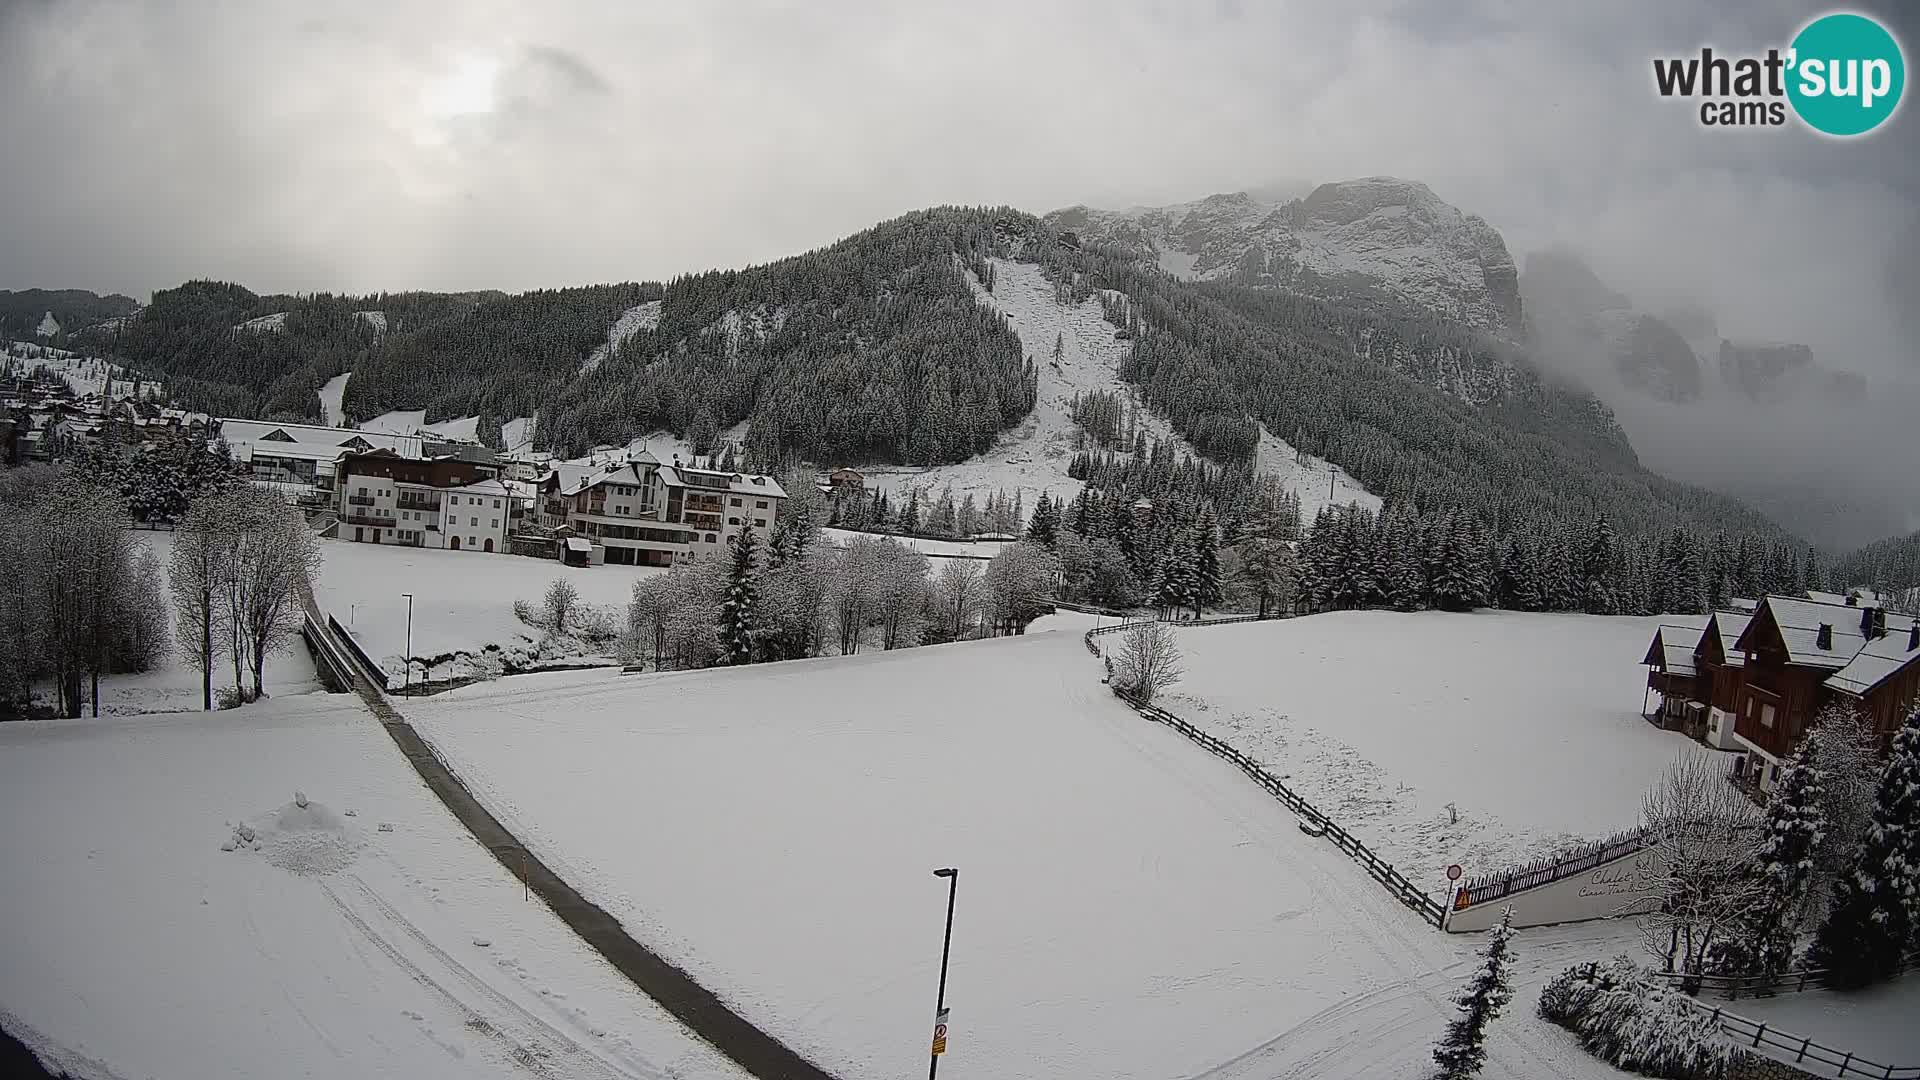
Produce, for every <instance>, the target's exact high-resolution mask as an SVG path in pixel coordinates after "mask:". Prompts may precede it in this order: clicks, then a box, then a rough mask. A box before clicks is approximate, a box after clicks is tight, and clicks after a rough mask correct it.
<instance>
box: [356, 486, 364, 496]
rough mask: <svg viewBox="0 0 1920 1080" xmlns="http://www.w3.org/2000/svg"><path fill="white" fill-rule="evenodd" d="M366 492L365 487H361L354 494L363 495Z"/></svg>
mask: <svg viewBox="0 0 1920 1080" xmlns="http://www.w3.org/2000/svg"><path fill="white" fill-rule="evenodd" d="M366 493H367V489H366V488H361V489H360V490H359V491H358V492H357V493H356V494H360V495H365V494H366Z"/></svg>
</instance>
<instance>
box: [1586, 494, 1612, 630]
mask: <svg viewBox="0 0 1920 1080" xmlns="http://www.w3.org/2000/svg"><path fill="white" fill-rule="evenodd" d="M1612 568H1613V526H1612V525H1610V524H1608V522H1607V516H1606V515H1605V514H1602V515H1600V516H1599V517H1598V518H1596V519H1594V522H1593V535H1592V537H1591V538H1590V539H1589V540H1588V542H1587V552H1586V562H1585V564H1584V566H1583V570H1584V573H1583V575H1582V577H1583V579H1584V580H1583V581H1582V582H1581V590H1580V592H1581V597H1580V599H1581V608H1582V609H1583V610H1584V611H1586V613H1587V614H1589V615H1611V614H1613V613H1614V611H1615V605H1614V598H1613V589H1612V588H1611V587H1610V586H1609V584H1608V578H1609V577H1610V576H1611V572H1612Z"/></svg>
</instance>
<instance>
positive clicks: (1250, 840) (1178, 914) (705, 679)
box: [407, 633, 1619, 1080]
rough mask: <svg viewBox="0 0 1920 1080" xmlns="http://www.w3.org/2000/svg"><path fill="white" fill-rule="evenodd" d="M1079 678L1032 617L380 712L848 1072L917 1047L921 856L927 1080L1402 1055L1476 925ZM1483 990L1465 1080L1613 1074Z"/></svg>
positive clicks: (1075, 643) (1323, 1064) (753, 1005)
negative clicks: (1353, 857)
mask: <svg viewBox="0 0 1920 1080" xmlns="http://www.w3.org/2000/svg"><path fill="white" fill-rule="evenodd" d="M1098 676H1099V666H1098V664H1097V663H1095V662H1094V661H1093V660H1092V659H1091V658H1090V657H1088V656H1087V655H1086V651H1085V649H1084V648H1083V647H1082V645H1081V642H1080V640H1079V638H1078V636H1077V635H1074V634H1070V633H1042V634H1034V635H1029V636H1026V637H1023V638H1008V639H999V640H992V641H981V642H969V643H965V644H960V645H943V646H939V647H935V648H926V649H913V650H903V651H899V652H891V653H879V654H871V655H862V656H858V657H847V658H836V659H828V660H810V661H795V662H790V663H782V664H764V665H756V666H753V667H748V668H740V669H723V670H712V671H703V672H687V673H669V674H664V675H646V676H618V675H611V674H609V675H598V674H591V673H570V674H568V675H565V676H558V675H556V676H533V677H530V678H529V679H526V680H520V681H518V682H499V683H490V684H484V685H480V686H474V687H469V688H466V689H462V690H456V691H453V692H451V693H448V694H445V695H441V696H439V697H435V698H430V699H423V700H421V701H418V702H409V703H408V705H407V711H408V712H409V714H410V715H411V716H412V717H413V718H414V721H415V724H416V726H417V727H419V728H420V729H421V730H422V731H423V732H424V733H425V734H427V735H428V737H429V738H431V739H432V740H433V741H434V743H435V745H436V746H437V748H438V749H439V751H440V752H441V753H442V754H443V755H444V756H446V757H447V759H448V760H449V762H450V763H451V764H452V765H453V766H454V768H455V769H457V770H458V771H459V773H460V775H461V776H462V777H464V778H465V779H466V780H467V782H468V783H469V784H470V785H471V786H472V787H473V789H474V791H475V793H476V794H477V795H479V797H480V798H481V799H482V800H483V801H485V802H486V803H487V804H488V805H489V807H490V808H491V809H492V810H493V811H494V812H495V813H496V814H498V815H499V816H500V817H501V818H502V820H504V821H506V822H508V823H509V827H511V828H513V829H514V830H515V831H516V832H517V833H518V834H519V835H520V836H521V837H523V838H524V839H525V840H527V842H528V843H530V844H531V845H532V846H533V847H535V848H536V849H537V850H538V851H539V852H540V854H541V857H542V858H543V859H547V860H549V861H550V864H551V865H553V866H555V868H556V869H557V870H558V871H559V872H560V873H561V874H562V875H563V876H565V877H567V878H568V880H569V881H570V882H571V883H573V884H574V885H575V886H576V887H578V888H580V889H581V890H582V891H583V892H584V893H586V894H587V895H588V896H589V898H591V899H593V900H594V901H595V902H597V903H599V904H601V905H603V906H605V907H606V908H607V909H608V910H609V911H610V912H611V913H613V915H614V916H615V917H616V918H618V919H620V920H621V922H622V923H623V924H624V925H625V926H626V927H627V928H628V929H629V930H630V931H631V932H632V933H633V934H634V935H635V936H636V937H638V938H640V939H641V940H642V941H645V942H647V943H649V944H650V945H652V946H654V947H656V948H658V949H660V950H661V951H663V952H664V953H666V954H667V955H668V956H669V957H671V958H673V959H674V960H676V961H677V962H679V963H681V964H684V965H685V966H686V967H688V968H689V969H690V970H691V971H692V972H694V973H695V975H696V976H697V977H699V978H701V979H702V980H703V981H706V982H708V983H709V985H711V986H713V987H714V988H715V989H716V990H718V991H719V992H720V993H721V994H722V995H723V996H725V997H726V998H727V999H728V1000H730V1001H731V1002H733V1003H734V1004H735V1005H736V1007H738V1008H739V1009H740V1010H741V1011H742V1012H743V1013H744V1014H746V1015H747V1016H749V1017H750V1018H752V1019H754V1020H755V1021H756V1022H757V1023H760V1024H762V1025H764V1026H766V1027H767V1028H768V1029H769V1030H771V1031H773V1032H775V1033H776V1034H778V1035H780V1036H782V1037H783V1038H786V1039H788V1040H790V1041H791V1042H792V1044H793V1045H795V1046H796V1047H798V1048H800V1049H801V1050H802V1051H803V1052H805V1053H808V1054H810V1055H813V1056H815V1058H816V1060H819V1061H821V1062H822V1063H823V1064H824V1065H826V1066H827V1067H828V1068H830V1069H833V1070H835V1071H836V1072H839V1073H840V1074H841V1075H842V1076H844V1077H846V1078H847V1080H869V1078H871V1080H878V1078H882V1077H886V1078H893V1077H899V1076H905V1075H912V1073H913V1071H914V1070H916V1069H918V1068H920V1067H921V1065H922V1063H923V1062H924V1059H925V1054H926V1042H925V1039H926V1032H927V1029H928V1028H929V1027H930V1026H931V1015H930V1014H931V1012H932V1008H933V1002H932V998H933V993H934V988H935V982H936V976H937V969H938V965H939V956H940V943H941V929H942V921H943V917H944V908H945V901H946V890H945V888H944V887H943V885H942V883H941V882H939V881H938V880H937V879H935V878H934V877H933V876H932V874H931V871H932V870H933V869H934V868H936V867H940V866H946V865H953V866H957V867H959V868H960V879H959V883H958V909H957V914H956V917H955V921H954V929H953V964H952V971H951V975H950V981H949V986H948V1001H949V1003H950V1005H951V1007H952V1010H953V1013H952V1020H951V1043H950V1048H949V1053H948V1054H947V1056H946V1057H945V1058H944V1059H943V1061H942V1063H941V1064H942V1067H941V1073H942V1075H943V1076H949V1077H952V1078H954V1080H967V1078H971V1077H989V1076H991V1077H999V1078H1006V1080H1018V1078H1041V1077H1045V1078H1054V1077H1063V1076H1097V1077H1103V1078H1110V1080H1127V1078H1142V1080H1144V1078H1153V1080H1164V1078H1166V1077H1170V1076H1174V1077H1197V1076H1213V1077H1219V1078H1223V1080H1225V1078H1236V1077H1246V1078H1249V1080H1251V1078H1253V1077H1272V1076H1280V1075H1286V1076H1290V1077H1352V1078H1359V1077H1369V1078H1372V1077H1382V1076H1407V1077H1412V1076H1416V1075H1420V1074H1421V1073H1422V1071H1423V1062H1424V1058H1425V1054H1426V1050H1427V1048H1428V1046H1429V1045H1430V1043H1431V1040H1432V1039H1433V1037H1434V1036H1435V1035H1436V1034H1437V1033H1438V1032H1439V1031H1440V1030H1441V1027H1442V1026H1443V1023H1444V1021H1445V1019H1446V1017H1447V1016H1448V1015H1450V1012H1451V1006H1450V1005H1449V1003H1448V1002H1447V1000H1446V995H1447V994H1448V993H1450V992H1451V991H1452V989H1453V988H1454V982H1455V980H1457V979H1458V978H1459V977H1460V976H1461V975H1462V974H1463V973H1464V971H1465V968H1466V965H1468V964H1469V963H1470V959H1469V952H1470V950H1471V949H1472V948H1473V946H1474V945H1475V944H1476V943H1474V942H1472V941H1468V940H1462V939H1458V938H1453V937H1450V936H1447V935H1441V934H1439V933H1436V932H1435V931H1433V929H1432V928H1431V927H1429V926H1427V925H1426V924H1424V923H1422V922H1420V921H1419V920H1418V919H1417V918H1416V917H1415V916H1414V915H1412V914H1411V913H1410V912H1408V911H1406V910H1405V909H1404V908H1401V907H1400V906H1399V905H1398V904H1396V903H1395V902H1394V901H1393V900H1392V899H1391V898H1390V897H1388V896H1387V895H1386V894H1385V893H1384V892H1383V891H1381V890H1379V889H1378V888H1377V887H1375V886H1374V884H1373V883H1372V882H1371V881H1370V880H1368V879H1367V878H1366V877H1365V876H1364V875H1363V874H1362V873H1360V872H1359V871H1358V870H1356V869H1355V868H1354V866H1353V865H1352V864H1351V863H1350V862H1348V861H1347V860H1346V859H1345V857H1344V856H1342V855H1341V854H1340V853H1339V852H1338V851H1337V850H1335V849H1333V848H1332V847H1331V846H1329V845H1327V844H1325V843H1324V842H1322V841H1317V840H1314V839H1312V838H1309V837H1307V836H1304V835H1303V834H1301V833H1300V831H1299V830H1298V829H1297V828H1296V827H1295V821H1294V819H1293V817H1292V816H1291V815H1290V814H1289V813H1288V812H1287V811H1286V810H1285V809H1284V808H1283V807H1281V806H1280V805H1279V804H1278V803H1276V802H1275V801H1274V800H1273V799H1272V798H1271V797H1269V796H1268V795H1267V794H1266V793H1265V792H1263V791H1261V790H1260V789H1259V788H1258V787H1256V786H1255V785H1253V784H1250V783H1248V782H1247V781H1246V780H1245V778H1244V777H1242V776H1240V775H1239V774H1238V773H1237V772H1235V771H1234V770H1233V769H1232V768H1231V766H1228V765H1226V764H1225V763H1223V762H1221V761H1219V760H1218V759H1216V758H1213V757H1211V756H1210V755H1208V754H1206V753H1204V752H1203V751H1200V750H1199V749H1197V748H1195V747H1193V746H1192V745H1191V744H1189V743H1187V742H1185V741H1184V740H1182V739H1181V738H1180V737H1179V736H1178V735H1176V734H1174V733H1173V732H1171V731H1169V730H1167V729H1166V728H1163V727H1160V726H1158V725H1154V724H1151V723H1148V722H1146V721H1144V720H1142V719H1141V718H1140V717H1139V716H1137V715H1136V714H1134V713H1133V712H1131V711H1130V710H1128V709H1126V708H1125V707H1123V706H1122V705H1121V704H1120V703H1119V702H1117V701H1116V700H1114V699H1113V698H1112V697H1111V696H1110V695H1108V694H1107V693H1106V689H1105V687H1103V686H1102V685H1101V684H1100V682H1099V677H1098ZM1608 932H1611V933H1618V932H1619V928H1618V927H1613V928H1610V930H1609V931H1608ZM1615 948H1616V946H1615V945H1614V944H1613V943H1612V942H1611V941H1609V942H1608V943H1607V944H1604V945H1601V946H1600V947H1599V949H1600V950H1602V951H1600V952H1599V953H1598V954H1599V955H1607V954H1608V953H1610V952H1611V951H1613V950H1614V949H1615ZM1533 978H1534V976H1533V975H1531V974H1523V975H1522V976H1521V979H1520V981H1521V983H1522V985H1523V986H1525V985H1527V984H1528V983H1529V981H1530V980H1532V979H1533ZM1513 1011H1514V1013H1516V1014H1518V1015H1517V1016H1515V1017H1514V1018H1513V1019H1512V1021H1511V1022H1507V1021H1503V1022H1502V1023H1501V1024H1500V1025H1496V1027H1495V1034H1494V1035H1493V1036H1492V1040H1491V1047H1492V1058H1493V1060H1492V1062H1491V1063H1490V1064H1489V1066H1488V1068H1487V1070H1486V1071H1485V1073H1484V1074H1483V1075H1485V1076H1487V1077H1500V1078H1513V1080H1519V1078H1523V1077H1524V1078H1528V1080H1533V1078H1538V1077H1542V1076H1573V1077H1586V1076H1592V1077H1601V1076H1607V1075H1609V1073H1608V1071H1607V1070H1606V1069H1604V1068H1602V1067H1600V1066H1598V1065H1597V1064H1594V1063H1592V1062H1591V1060H1590V1059H1586V1060H1583V1059H1584V1057H1585V1056H1584V1054H1582V1052H1581V1051H1579V1050H1578V1049H1577V1048H1576V1047H1575V1046H1574V1045H1573V1043H1572V1041H1571V1039H1570V1038H1568V1037H1566V1036H1564V1035H1563V1034H1561V1033H1559V1032H1558V1031H1557V1030H1554V1029H1550V1028H1547V1027H1545V1025H1544V1022H1541V1021H1537V1020H1534V1019H1532V1017H1531V1016H1530V1015H1529V1014H1530V1010H1529V1009H1525V1008H1516V1009H1515V1010H1513Z"/></svg>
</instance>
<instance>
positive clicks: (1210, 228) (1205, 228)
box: [1047, 176, 1521, 338]
mask: <svg viewBox="0 0 1920 1080" xmlns="http://www.w3.org/2000/svg"><path fill="white" fill-rule="evenodd" d="M1047 220H1048V221H1049V222H1050V223H1052V224H1054V225H1056V226H1057V227H1059V228H1061V229H1069V230H1072V231H1074V232H1075V233H1077V234H1078V235H1079V236H1081V237H1084V238H1086V239H1089V240H1093V241H1096V242H1099V243H1103V244H1108V245H1111V246H1115V247H1119V248H1121V249H1124V250H1127V251H1130V252H1132V253H1134V254H1135V255H1137V256H1138V257H1140V258H1141V259H1143V260H1146V261H1150V262H1153V263H1154V264H1156V265H1158V266H1159V267H1160V268H1161V269H1163V270H1165V271H1167V272H1168V273H1170V274H1172V275H1174V276H1175V277H1179V278H1187V279H1196V280H1202V281H1221V280H1227V281H1234V282H1238V283H1242V284H1249V285H1265V286H1274V287H1277V288H1283V289H1287V290H1289V291H1293V292H1298V293H1303V294H1305V295H1309V296H1316V297H1320V298H1323V299H1329V300H1339V301H1360V302H1366V303H1381V302H1385V303H1387V304H1389V305H1391V306H1397V307H1404V308H1412V309H1416V310H1419V311H1424V312H1430V313H1433V314H1437V315H1440V316H1442V317H1445V318H1447V319H1449V320H1452V321H1455V322H1459V323H1461V324H1464V325H1467V326H1470V327H1474V328H1476V329H1480V330H1486V331H1490V332H1492V333H1495V334H1498V335H1500V336H1503V337H1508V338H1512V337H1517V336H1518V334H1519V332H1520V328H1521V305H1520V289H1519V272H1518V270H1517V268H1516V267H1515V265H1514V261H1513V257H1512V256H1511V255H1509V254H1508V252H1507V245H1506V242H1505V241H1504V240H1503V239H1502V238H1501V236H1500V233H1499V231H1498V230H1496V229H1494V228H1493V226H1491V225H1489V224H1487V223H1486V221H1484V220H1483V219H1481V218H1479V217H1477V216H1475V215H1473V214H1469V213H1466V212H1464V211H1462V210H1460V209H1459V208H1457V207H1455V206H1452V205H1450V204H1448V203H1447V202H1445V201H1443V200H1441V199H1440V197H1439V196H1437V195H1435V194H1434V193H1433V191H1432V190H1431V189H1430V188H1428V187H1427V186H1426V185H1425V184H1422V183H1420V182H1418V181H1413V180H1401V179H1396V178H1394V177H1386V176H1374V177H1366V178H1363V179H1358V180H1345V181H1341V182H1338V183H1332V184H1322V185H1320V186H1319V187H1318V188H1315V189H1314V190H1313V192H1312V193H1311V194H1309V195H1307V196H1306V197H1305V198H1303V199H1296V200H1293V201H1291V202H1285V203H1270V202H1263V201H1261V200H1259V199H1256V198H1255V197H1253V196H1251V195H1248V194H1246V193H1244V192H1239V193H1234V194H1225V195H1212V196H1209V197H1207V198H1205V199H1201V200H1199V201H1198V202H1191V203H1182V204H1180V205H1177V206H1166V207H1136V208H1134V209H1130V210H1095V209H1092V208H1089V207H1086V206H1076V207H1071V208H1069V209H1065V210H1056V211H1054V212H1053V213H1051V214H1049V215H1047Z"/></svg>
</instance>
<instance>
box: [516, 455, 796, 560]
mask: <svg viewBox="0 0 1920 1080" xmlns="http://www.w3.org/2000/svg"><path fill="white" fill-rule="evenodd" d="M786 497H787V496H786V492H785V491H784V490H783V489H782V488H781V487H780V484H779V483H778V482H777V481H775V480H774V479H773V478H772V477H770V476H754V475H749V474H743V473H727V472H721V471H719V470H717V469H709V468H704V467H695V466H692V465H683V464H681V462H680V460H679V459H678V458H675V459H674V461H673V463H672V464H670V465H663V464H661V463H660V462H659V460H658V459H656V458H654V457H653V456H652V455H650V454H646V453H637V454H631V455H628V456H627V457H626V459H625V460H624V461H622V462H620V463H619V464H614V465H609V466H606V467H604V468H600V469H598V470H595V469H594V468H593V467H591V466H587V467H582V466H575V465H557V466H555V468H554V469H553V470H552V471H550V472H549V473H548V474H547V476H546V478H545V479H543V480H542V481H541V483H540V489H539V493H538V495H537V496H536V500H535V501H536V507H537V510H536V513H537V516H538V517H539V520H540V522H541V524H542V525H544V526H545V527H547V528H549V529H558V528H560V527H561V526H565V527H566V528H567V529H568V530H570V533H571V535H572V537H574V538H576V539H584V540H586V541H588V542H589V544H590V545H591V547H592V555H591V561H593V562H607V563H617V564H622V565H638V566H671V565H672V564H674V563H676V562H681V561H684V560H687V559H691V558H694V557H696V556H703V555H711V554H714V553H717V552H720V551H723V550H725V548H726V546H727V544H729V543H731V542H732V540H733V538H734V537H735V536H737V535H739V533H740V532H741V531H742V530H746V529H752V530H755V532H756V533H757V535H758V536H759V537H760V539H761V540H765V539H766V538H767V535H768V534H769V533H770V532H771V531H772V527H773V522H774V519H775V518H776V517H777V516H778V515H779V512H780V503H781V501H782V500H784V499H785V498H786Z"/></svg>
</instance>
